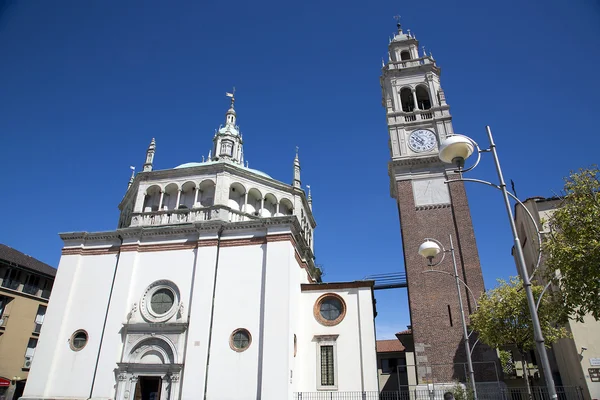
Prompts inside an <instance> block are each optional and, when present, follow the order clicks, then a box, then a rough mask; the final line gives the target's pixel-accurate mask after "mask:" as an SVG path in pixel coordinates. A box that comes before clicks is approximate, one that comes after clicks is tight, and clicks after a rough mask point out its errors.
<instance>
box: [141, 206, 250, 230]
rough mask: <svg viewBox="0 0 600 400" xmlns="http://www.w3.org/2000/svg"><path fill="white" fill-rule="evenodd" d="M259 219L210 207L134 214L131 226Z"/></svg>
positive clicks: (226, 209) (239, 212) (243, 213)
mask: <svg viewBox="0 0 600 400" xmlns="http://www.w3.org/2000/svg"><path fill="white" fill-rule="evenodd" d="M258 218H259V217H257V216H254V215H250V214H247V213H245V212H242V211H237V210H233V209H231V208H229V207H226V206H211V207H203V208H192V209H189V208H184V209H177V210H163V211H151V212H145V213H134V214H132V217H131V226H158V225H174V224H185V223H192V222H202V221H211V220H226V221H228V222H239V221H249V220H253V219H258Z"/></svg>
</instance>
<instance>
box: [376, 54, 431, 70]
mask: <svg viewBox="0 0 600 400" xmlns="http://www.w3.org/2000/svg"><path fill="white" fill-rule="evenodd" d="M425 64H435V62H434V61H433V59H432V58H430V57H421V58H415V59H414V60H403V61H390V62H388V64H387V68H388V69H403V68H412V67H418V66H420V65H425Z"/></svg>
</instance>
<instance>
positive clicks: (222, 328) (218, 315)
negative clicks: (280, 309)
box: [186, 245, 265, 400]
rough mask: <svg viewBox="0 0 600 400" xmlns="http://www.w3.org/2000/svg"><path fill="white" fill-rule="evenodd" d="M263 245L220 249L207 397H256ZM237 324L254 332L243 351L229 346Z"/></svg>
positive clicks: (226, 399) (212, 399)
mask: <svg viewBox="0 0 600 400" xmlns="http://www.w3.org/2000/svg"><path fill="white" fill-rule="evenodd" d="M264 246H265V245H253V246H238V247H223V248H221V249H220V254H219V267H218V271H217V287H216V293H215V301H214V321H213V330H212V341H211V347H210V364H209V370H208V383H207V399H208V400H230V399H231V400H234V399H235V400H240V399H246V398H256V397H257V396H256V394H257V380H258V363H259V352H258V350H259V338H260V305H261V304H260V300H261V287H262V282H261V281H262V279H261V278H262V275H263V268H264V265H265V259H264ZM238 328H245V329H247V330H248V331H249V332H250V334H251V335H252V343H251V345H250V347H249V348H248V349H247V350H246V351H243V352H241V353H238V352H236V351H233V350H232V349H231V348H230V346H229V338H230V336H231V334H232V333H233V331H234V330H236V329H238ZM186 379H189V376H187V377H186ZM196 398H197V397H196Z"/></svg>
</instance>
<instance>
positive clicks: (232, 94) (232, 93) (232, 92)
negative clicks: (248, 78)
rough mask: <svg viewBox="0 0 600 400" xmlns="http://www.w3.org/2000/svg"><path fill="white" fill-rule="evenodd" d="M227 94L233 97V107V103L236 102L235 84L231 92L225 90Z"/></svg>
mask: <svg viewBox="0 0 600 400" xmlns="http://www.w3.org/2000/svg"><path fill="white" fill-rule="evenodd" d="M225 96H227V97H230V98H231V107H233V103H235V86H234V87H233V90H232V91H231V93H229V92H225Z"/></svg>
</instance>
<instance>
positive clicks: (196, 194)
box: [192, 188, 200, 208]
mask: <svg viewBox="0 0 600 400" xmlns="http://www.w3.org/2000/svg"><path fill="white" fill-rule="evenodd" d="M194 191H195V192H194V204H192V208H194V207H196V203H198V192H199V191H200V188H194Z"/></svg>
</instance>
